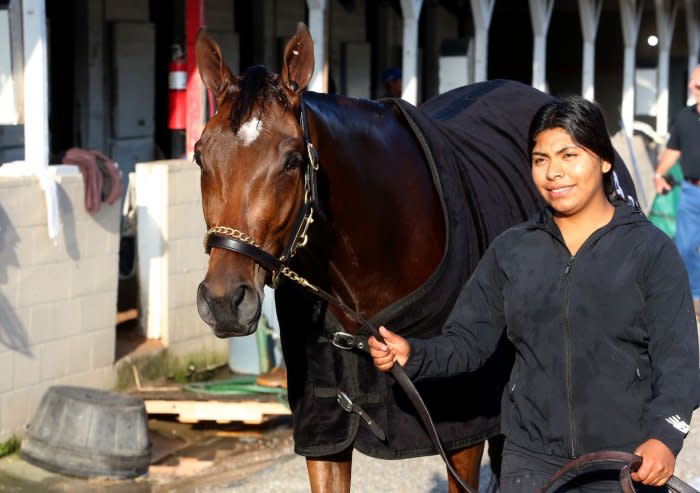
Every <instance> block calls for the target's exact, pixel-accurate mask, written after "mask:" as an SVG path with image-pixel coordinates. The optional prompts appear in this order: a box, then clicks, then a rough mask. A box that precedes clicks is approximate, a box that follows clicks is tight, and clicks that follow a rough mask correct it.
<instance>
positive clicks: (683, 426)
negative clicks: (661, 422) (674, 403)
mask: <svg viewBox="0 0 700 493" xmlns="http://www.w3.org/2000/svg"><path fill="white" fill-rule="evenodd" d="M666 421H667V422H668V423H670V424H671V426H673V427H674V428H675V429H677V430H678V431H680V432H681V433H688V432H689V431H690V426H689V425H688V423H686V422H685V421H683V420H682V419H681V417H680V416H678V415H677V414H676V415H674V416H669V417H668V418H666Z"/></svg>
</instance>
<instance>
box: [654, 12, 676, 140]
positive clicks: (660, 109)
mask: <svg viewBox="0 0 700 493" xmlns="http://www.w3.org/2000/svg"><path fill="white" fill-rule="evenodd" d="M654 8H655V13H656V31H657V33H658V35H659V61H658V64H657V72H656V76H657V93H656V133H657V134H659V135H662V136H666V134H667V133H668V72H669V61H670V58H671V42H672V41H673V28H674V25H675V23H676V14H677V13H678V2H677V1H676V0H655V1H654Z"/></svg>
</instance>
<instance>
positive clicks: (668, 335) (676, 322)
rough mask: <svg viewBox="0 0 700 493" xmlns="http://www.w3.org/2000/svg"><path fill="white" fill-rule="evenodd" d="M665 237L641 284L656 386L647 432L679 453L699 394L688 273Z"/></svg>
mask: <svg viewBox="0 0 700 493" xmlns="http://www.w3.org/2000/svg"><path fill="white" fill-rule="evenodd" d="M665 239H666V240H667V241H665V242H664V244H663V246H662V247H661V250H660V251H659V253H658V255H657V257H656V259H654V260H652V262H651V264H650V265H649V267H648V271H647V274H646V278H645V280H644V285H643V289H642V291H643V294H644V296H645V316H646V320H647V324H648V331H649V332H648V333H649V356H650V358H651V364H652V378H653V382H652V383H653V388H654V398H653V400H652V401H651V402H650V403H649V406H648V414H647V415H648V416H649V419H650V424H651V438H656V439H658V440H660V441H661V442H663V443H664V444H665V445H666V446H668V447H669V448H670V449H671V450H672V451H673V453H674V454H678V452H679V451H680V449H681V447H682V445H683V439H684V438H685V436H686V435H687V433H688V431H689V430H690V427H689V424H690V417H691V414H692V412H693V409H695V407H697V404H698V401H699V399H698V397H700V396H699V392H700V370H699V368H698V334H697V327H696V322H695V313H694V308H693V301H692V296H691V294H690V287H689V284H688V274H687V272H686V270H685V266H684V265H683V261H682V259H681V257H680V255H679V253H678V250H677V249H676V247H675V245H674V244H673V243H672V242H671V241H670V239H668V238H665Z"/></svg>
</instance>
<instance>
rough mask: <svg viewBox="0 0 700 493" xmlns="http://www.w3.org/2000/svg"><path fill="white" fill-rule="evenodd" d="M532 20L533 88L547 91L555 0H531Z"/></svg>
mask: <svg viewBox="0 0 700 493" xmlns="http://www.w3.org/2000/svg"><path fill="white" fill-rule="evenodd" d="M529 2H530V20H531V21H532V32H533V35H534V48H533V54H532V87H534V88H535V89H539V90H540V91H544V92H546V91H547V31H548V30H549V21H550V20H551V19H552V9H553V8H554V0H529Z"/></svg>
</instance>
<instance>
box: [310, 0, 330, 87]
mask: <svg viewBox="0 0 700 493" xmlns="http://www.w3.org/2000/svg"><path fill="white" fill-rule="evenodd" d="M306 5H307V7H309V32H311V38H312V39H313V41H314V75H313V76H312V77H311V82H310V83H309V87H308V89H309V90H310V91H315V92H327V90H328V53H326V7H327V6H328V4H327V2H326V0H306Z"/></svg>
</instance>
